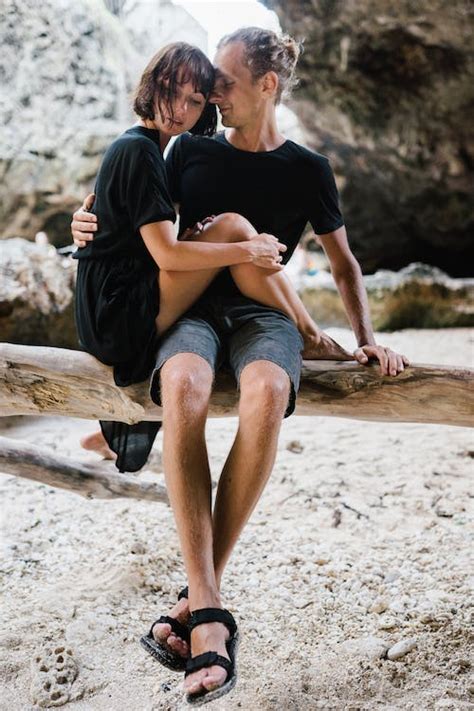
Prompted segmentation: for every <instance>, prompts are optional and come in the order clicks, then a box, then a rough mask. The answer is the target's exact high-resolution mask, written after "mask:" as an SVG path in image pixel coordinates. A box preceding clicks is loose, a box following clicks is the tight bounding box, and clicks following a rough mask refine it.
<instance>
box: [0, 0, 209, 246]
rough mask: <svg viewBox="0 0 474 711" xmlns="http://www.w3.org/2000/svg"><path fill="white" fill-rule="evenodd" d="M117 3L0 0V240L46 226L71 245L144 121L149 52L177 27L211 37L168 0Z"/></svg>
mask: <svg viewBox="0 0 474 711" xmlns="http://www.w3.org/2000/svg"><path fill="white" fill-rule="evenodd" d="M108 5H109V6H108V8H107V7H106V5H105V4H104V3H103V2H101V1H100V0H43V1H42V2H40V3H39V2H36V0H0V16H1V18H2V23H1V25H0V44H1V47H2V52H1V56H0V86H1V89H0V122H1V124H2V133H1V136H0V176H1V178H2V179H1V183H0V238H5V237H24V238H27V239H33V238H34V236H35V233H36V232H38V231H40V230H44V231H45V232H47V234H48V237H49V239H50V240H51V241H52V242H53V243H54V244H55V245H56V246H61V245H63V244H67V243H69V242H70V231H69V224H70V221H71V213H72V211H73V209H75V208H76V207H77V205H78V204H80V202H81V201H82V198H83V196H84V195H86V194H87V193H88V192H90V190H91V189H92V187H93V185H94V180H95V176H96V174H97V170H98V168H99V165H100V160H101V158H102V155H103V152H104V150H105V148H106V147H107V145H108V144H109V143H110V142H111V141H112V140H113V139H114V138H115V137H116V136H117V135H118V134H119V133H121V132H122V131H123V130H124V129H125V128H126V127H127V126H128V125H130V124H131V123H133V122H134V120H135V118H134V117H133V114H132V113H131V110H130V93H131V90H132V89H133V86H134V84H135V82H136V80H137V79H138V77H139V75H140V72H141V71H142V70H143V68H144V66H145V64H146V62H147V61H148V59H149V57H151V55H152V54H153V52H155V51H156V50H157V49H158V48H159V47H160V46H161V44H163V43H164V42H165V41H170V34H169V33H170V27H176V30H175V32H174V36H173V39H186V38H188V35H190V33H193V35H194V42H195V43H196V42H199V43H200V44H201V45H203V44H205V43H206V34H205V32H204V30H203V29H202V28H201V27H200V26H199V25H198V24H197V23H196V21H195V20H193V19H192V18H190V16H189V15H188V14H187V13H186V11H185V10H184V9H183V8H181V7H180V8H177V7H175V6H173V5H172V4H171V3H170V2H169V0H161V1H160V2H158V0H153V2H151V0H134V2H132V1H131V0H129V1H127V2H125V3H123V2H122V3H120V2H117V3H115V5H114V4H113V3H112V4H111V3H110V2H109V3H108ZM112 10H116V12H117V14H114V12H112ZM173 12H174V13H175V15H176V17H175V16H174V15H173ZM135 16H137V17H138V18H142V21H141V24H140V23H139V26H140V27H141V31H140V33H139V34H137V29H136V23H135V25H134V24H133V23H134V18H135ZM144 18H148V22H146V20H145V19H144ZM173 18H174V19H173ZM165 20H166V22H164V21H165ZM177 20H179V27H177V25H176V21H177ZM163 22H164V24H163Z"/></svg>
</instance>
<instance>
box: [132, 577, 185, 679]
mask: <svg viewBox="0 0 474 711" xmlns="http://www.w3.org/2000/svg"><path fill="white" fill-rule="evenodd" d="M183 597H185V598H186V599H187V597H188V586H186V587H185V588H183V589H182V590H180V592H179V593H178V600H181V598H183ZM158 624H159V625H161V624H168V625H170V627H171V630H172V631H173V632H174V633H175V635H176V636H177V637H181V639H184V641H185V642H187V643H188V644H189V645H190V644H191V630H190V629H189V627H188V626H187V625H183V624H182V623H181V622H179V621H178V620H177V619H175V618H174V617H170V616H169V615H162V616H161V617H160V618H159V619H158V620H155V622H153V624H152V626H151V627H150V631H149V632H148V634H147V635H143V637H141V638H140V644H141V645H142V647H143V648H144V649H146V651H147V652H148V653H149V654H151V656H152V657H153V658H154V659H156V660H157V661H158V662H160V664H163V666H164V667H166V668H167V669H172V670H173V671H183V670H184V669H186V662H187V661H188V660H187V658H186V657H182V656H181V655H180V654H178V653H177V652H173V650H172V649H170V648H169V647H167V646H166V645H165V644H163V642H158V641H157V640H156V639H155V638H154V636H153V628H154V627H155V625H158Z"/></svg>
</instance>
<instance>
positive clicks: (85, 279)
mask: <svg viewBox="0 0 474 711" xmlns="http://www.w3.org/2000/svg"><path fill="white" fill-rule="evenodd" d="M95 194H96V199H95V202H94V207H93V210H92V212H93V213H94V214H96V215H97V220H98V231H97V233H95V236H94V239H93V240H92V241H91V242H89V243H88V244H87V246H86V247H83V248H82V249H79V250H77V252H76V253H75V254H74V258H75V259H78V260H79V264H78V270H77V284H76V301H75V313H76V326H77V332H78V337H79V341H80V344H81V346H82V347H83V348H84V349H85V350H86V351H88V352H89V353H91V354H92V355H93V356H95V357H96V358H97V359H98V360H100V361H101V362H102V363H105V364H106V365H110V366H113V373H114V380H115V383H116V385H119V386H121V387H125V386H127V385H131V384H133V383H139V382H142V381H144V380H146V379H147V378H148V377H149V375H150V373H151V371H152V370H153V366H154V362H155V355H156V349H157V345H158V344H157V340H158V339H157V332H156V325H155V319H156V317H157V315H158V311H159V289H158V278H157V277H158V267H157V265H156V263H155V261H154V260H153V259H152V257H151V255H150V253H149V252H148V250H147V248H146V246H145V243H144V241H143V239H142V237H141V235H140V231H139V229H140V227H142V226H143V225H146V224H149V223H152V222H159V221H162V220H170V221H172V222H174V221H175V220H176V214H175V211H174V209H173V204H172V201H171V198H170V195H169V192H168V186H167V181H166V169H165V164H164V161H163V156H162V153H161V150H160V143H159V132H158V131H155V130H152V129H149V128H144V127H142V126H133V127H132V128H130V129H128V131H125V133H123V134H122V135H121V136H120V137H119V138H117V139H116V140H115V141H114V142H113V143H112V145H111V146H110V147H109V148H108V149H107V151H106V153H105V155H104V159H103V161H102V165H101V167H100V170H99V174H98V176H97V181H96V186H95ZM100 424H101V428H102V432H103V434H104V437H105V439H106V440H107V443H108V445H109V447H110V448H111V449H112V450H113V451H114V452H115V453H116V454H117V462H116V466H117V468H118V469H119V470H120V471H137V470H138V469H141V467H142V466H143V465H144V464H145V462H146V460H147V459H148V455H149V453H150V450H151V447H152V445H153V441H154V439H155V437H156V433H157V432H158V430H159V429H160V426H161V423H160V422H140V423H138V424H136V425H127V424H125V423H122V422H105V421H103V422H101V423H100Z"/></svg>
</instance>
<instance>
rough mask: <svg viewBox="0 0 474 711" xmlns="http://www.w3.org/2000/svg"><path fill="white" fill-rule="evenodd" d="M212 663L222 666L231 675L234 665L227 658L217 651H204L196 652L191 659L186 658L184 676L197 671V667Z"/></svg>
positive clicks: (209, 665) (204, 666)
mask: <svg viewBox="0 0 474 711" xmlns="http://www.w3.org/2000/svg"><path fill="white" fill-rule="evenodd" d="M214 665H218V666H220V667H223V668H224V669H225V670H226V672H227V674H228V676H230V675H231V673H232V669H233V666H234V665H233V664H232V662H231V661H230V660H229V659H226V657H222V656H221V655H220V654H217V652H204V653H203V654H198V656H197V657H191V659H188V661H187V662H186V671H185V672H184V676H188V674H192V673H193V672H195V671H199V669H204V668H206V667H212V666H214Z"/></svg>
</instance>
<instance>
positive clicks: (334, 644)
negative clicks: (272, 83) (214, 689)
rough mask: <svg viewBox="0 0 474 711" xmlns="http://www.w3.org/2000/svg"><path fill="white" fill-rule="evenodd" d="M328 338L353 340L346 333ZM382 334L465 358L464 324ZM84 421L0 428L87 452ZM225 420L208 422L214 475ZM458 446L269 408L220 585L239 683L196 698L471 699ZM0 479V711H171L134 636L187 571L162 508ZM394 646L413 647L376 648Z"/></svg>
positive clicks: (467, 484)
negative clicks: (256, 496)
mask: <svg viewBox="0 0 474 711" xmlns="http://www.w3.org/2000/svg"><path fill="white" fill-rule="evenodd" d="M328 332H329V333H330V334H331V335H332V336H333V337H334V338H336V339H339V340H340V341H341V342H343V343H344V344H345V345H347V346H352V347H354V344H353V343H352V336H351V335H350V333H349V332H348V331H345V330H343V329H329V330H328ZM378 340H379V342H381V343H383V344H386V345H390V346H391V347H392V348H395V349H399V350H400V351H401V352H403V353H405V354H406V355H407V356H408V357H409V358H410V359H411V360H412V361H414V362H417V363H433V364H455V365H471V366H472V365H473V357H472V353H473V334H472V332H469V330H467V329H453V330H433V331H429V330H427V331H420V330H407V331H401V332H397V333H391V334H380V335H379V337H378ZM92 429H93V423H91V422H87V421H81V420H74V419H61V418H51V417H44V418H16V419H15V420H10V421H9V422H8V423H7V425H6V426H4V427H3V429H2V430H1V432H2V434H4V435H6V436H9V437H14V438H19V439H22V438H23V439H25V440H27V441H30V442H34V443H37V444H41V445H44V446H47V447H52V448H54V449H55V450H56V451H58V452H61V453H65V454H68V455H70V456H73V457H78V458H79V457H80V458H81V459H84V460H91V459H93V458H94V455H91V454H87V453H84V452H81V450H80V449H79V446H78V438H79V436H80V435H81V434H84V433H86V432H90V431H92ZM235 429H236V420H235V419H233V418H232V419H220V420H218V419H213V420H210V421H209V423H208V429H207V432H208V441H209V451H210V457H211V466H212V473H213V477H214V478H217V476H218V474H219V472H220V469H221V468H222V465H223V463H224V460H225V456H226V453H227V452H228V449H229V447H230V444H231V441H232V437H233V434H234V432H235ZM156 448H157V450H160V448H161V435H160V436H159V437H158V440H157V444H156ZM473 457H474V437H473V434H472V430H469V429H466V428H457V427H449V426H435V425H421V424H416V425H413V424H397V423H394V424H392V423H373V422H360V421H356V420H345V419H339V418H321V417H313V418H309V417H296V416H293V417H291V418H289V419H288V420H285V421H284V423H283V426H282V431H281V436H280V442H279V451H278V457H277V462H276V465H275V469H274V472H273V474H272V477H271V479H270V482H269V484H268V486H267V488H266V490H265V492H264V494H263V496H262V499H261V500H260V502H259V504H258V507H257V509H256V510H255V512H254V513H253V515H252V518H251V520H250V522H249V524H248V526H247V528H246V529H245V531H244V534H243V536H242V538H241V540H240V541H239V544H238V546H237V548H236V550H235V552H234V555H233V557H232V559H231V562H230V564H229V566H228V569H227V572H226V576H225V578H224V581H223V602H224V604H225V605H226V606H227V607H229V609H230V610H231V611H232V612H233V613H234V614H235V616H236V618H237V620H238V622H239V624H240V631H241V637H242V642H241V646H240V653H239V659H238V666H239V680H238V684H237V687H236V689H235V690H234V691H233V692H232V693H231V694H230V695H228V696H226V697H224V698H223V699H221V700H219V701H217V702H215V703H214V704H213V706H211V707H210V708H214V709H218V710H220V709H222V710H231V709H232V710H233V709H244V710H245V711H247V709H249V710H250V709H251V710H252V711H253V710H254V709H255V710H260V709H262V710H267V709H268V710H270V709H272V710H277V709H292V710H298V711H299V710H300V709H301V710H303V709H305V711H306V710H308V709H310V710H311V709H331V710H332V709H337V710H339V709H350V710H351V711H355V710H356V709H381V708H386V709H400V710H402V709H403V710H406V709H456V710H457V709H472V708H474V675H473V667H472V665H473V664H474V660H473V655H472V646H473V645H472V643H473V626H472V603H473V588H474V585H473V583H474V566H473V561H472V553H473V550H474V545H473V533H474V527H473V519H474V516H473V514H474V511H473V509H474V506H473V496H474V487H473V484H472V478H470V477H472V471H473ZM142 476H154V477H156V478H157V479H158V480H159V481H163V475H162V474H159V473H157V474H154V475H150V474H147V475H142ZM0 489H1V495H2V502H3V503H2V529H1V534H2V535H1V539H2V541H1V542H2V561H1V588H2V590H1V602H0V606H1V607H0V617H1V620H2V629H1V635H0V708H1V709H2V711H3V710H5V711H16V710H17V709H18V710H20V709H21V710H23V709H26V710H27V711H32V710H33V709H37V708H41V707H45V706H46V705H47V704H50V705H52V706H55V705H61V704H63V703H64V702H66V703H67V706H68V709H71V711H86V710H87V711H89V710H93V711H96V710H97V711H99V710H100V711H102V710H103V711H106V710H107V711H152V710H158V709H160V710H165V709H168V710H172V709H180V708H187V706H186V705H185V704H184V702H183V699H182V691H181V683H182V677H181V675H180V674H175V673H173V672H170V671H168V670H166V669H164V668H163V667H161V666H160V665H159V664H158V663H157V662H155V661H154V660H153V659H152V658H151V657H150V656H148V655H147V654H146V653H145V652H144V650H143V649H142V648H141V647H140V645H139V644H138V639H139V637H140V636H141V635H142V634H143V633H144V632H147V631H148V628H149V625H150V623H151V622H152V621H153V619H155V618H156V617H158V616H159V615H160V614H165V613H166V612H167V610H168V608H169V606H170V605H171V604H172V602H173V601H174V600H175V596H176V593H177V591H178V590H179V589H180V587H181V586H182V585H183V584H184V583H185V579H184V575H183V566H182V560H181V556H180V552H179V546H178V541H177V536H176V532H175V528H174V522H173V517H172V513H171V511H170V509H169V508H168V507H167V506H166V505H164V504H159V503H157V504H152V503H147V502H138V501H131V500H126V499H122V500H114V501H94V500H86V499H83V498H81V497H79V496H77V495H75V494H72V493H67V492H64V491H60V490H54V489H52V488H49V487H47V486H45V485H40V484H36V483H33V482H29V481H27V480H21V479H17V478H15V477H10V476H6V475H2V476H1V477H0ZM401 641H406V642H407V645H406V648H407V649H408V650H409V651H407V653H406V654H404V655H403V656H401V657H399V658H398V659H395V660H392V659H387V658H386V652H387V650H388V649H390V648H392V647H393V645H395V644H396V643H398V642H401ZM389 656H393V651H392V652H391V653H389Z"/></svg>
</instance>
